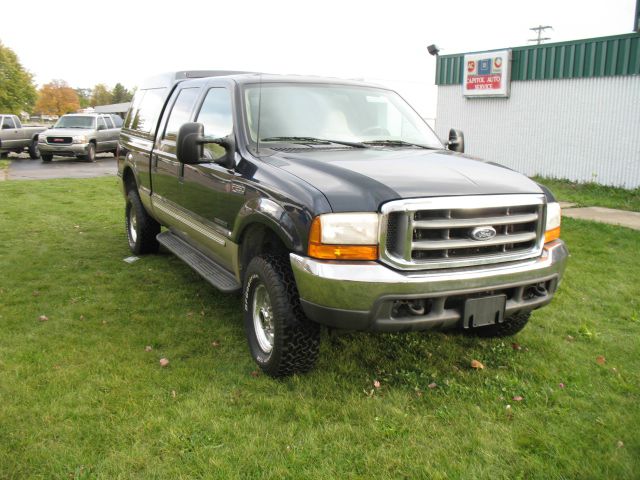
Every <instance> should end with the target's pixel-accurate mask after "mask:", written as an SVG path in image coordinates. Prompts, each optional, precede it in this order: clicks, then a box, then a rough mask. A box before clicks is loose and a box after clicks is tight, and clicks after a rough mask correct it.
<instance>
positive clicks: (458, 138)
mask: <svg viewBox="0 0 640 480" xmlns="http://www.w3.org/2000/svg"><path fill="white" fill-rule="evenodd" d="M447 147H448V148H449V150H451V151H452V152H458V153H464V134H463V133H462V132H461V131H460V130H456V129H455V128H452V129H451V130H449V141H448V142H447Z"/></svg>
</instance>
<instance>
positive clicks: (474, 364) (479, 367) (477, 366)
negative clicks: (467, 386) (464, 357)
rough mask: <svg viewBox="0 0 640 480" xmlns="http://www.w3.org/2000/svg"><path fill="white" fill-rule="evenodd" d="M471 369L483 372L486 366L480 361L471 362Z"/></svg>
mask: <svg viewBox="0 0 640 480" xmlns="http://www.w3.org/2000/svg"><path fill="white" fill-rule="evenodd" d="M471 368H475V369H476V370H482V369H483V368H484V365H483V364H482V363H480V362H479V361H478V360H471Z"/></svg>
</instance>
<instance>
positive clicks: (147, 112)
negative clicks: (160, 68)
mask: <svg viewBox="0 0 640 480" xmlns="http://www.w3.org/2000/svg"><path fill="white" fill-rule="evenodd" d="M166 90H167V89H166V88H153V89H149V90H144V91H139V92H138V93H141V94H142V95H141V96H140V97H139V98H140V99H139V100H138V93H136V98H135V99H134V104H133V106H132V108H131V110H130V111H129V115H128V116H127V123H126V127H127V128H129V129H131V130H133V131H136V132H138V133H141V134H144V135H146V136H154V135H155V132H156V125H157V123H158V115H160V111H161V110H162V106H163V105H164V99H165V95H166Z"/></svg>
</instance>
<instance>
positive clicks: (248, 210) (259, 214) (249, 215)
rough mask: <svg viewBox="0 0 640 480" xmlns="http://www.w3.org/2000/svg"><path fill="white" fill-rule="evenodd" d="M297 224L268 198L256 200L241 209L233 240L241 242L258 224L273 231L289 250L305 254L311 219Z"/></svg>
mask: <svg viewBox="0 0 640 480" xmlns="http://www.w3.org/2000/svg"><path fill="white" fill-rule="evenodd" d="M299 217H300V219H299V220H298V221H297V222H296V221H294V219H293V218H292V216H291V215H290V214H289V213H288V212H287V211H286V210H285V209H284V208H283V207H282V206H281V205H279V204H278V203H276V202H274V201H273V200H270V199H268V198H254V199H251V200H249V201H248V202H247V203H245V204H244V206H243V207H242V208H241V209H240V212H239V214H238V218H237V220H236V223H235V229H234V232H233V234H232V240H233V241H234V242H236V243H239V242H240V239H241V238H242V234H243V233H244V231H245V230H246V229H247V228H248V227H249V226H251V225H254V224H256V223H258V224H261V225H264V226H265V227H268V228H269V229H271V230H273V232H275V234H276V235H278V237H279V238H280V240H282V242H283V243H284V245H285V246H286V247H287V249H288V250H290V251H292V252H298V253H304V252H305V251H306V233H304V234H301V231H302V232H307V231H308V229H309V227H310V225H311V218H310V216H309V218H302V217H303V216H302V215H300V216H299Z"/></svg>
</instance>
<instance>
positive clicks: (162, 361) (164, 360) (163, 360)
mask: <svg viewBox="0 0 640 480" xmlns="http://www.w3.org/2000/svg"><path fill="white" fill-rule="evenodd" d="M167 365H169V359H168V358H161V359H160V366H161V367H166V366H167Z"/></svg>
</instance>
